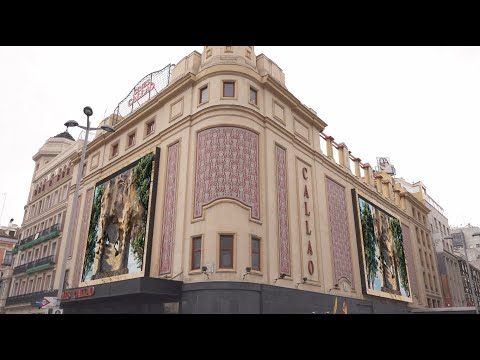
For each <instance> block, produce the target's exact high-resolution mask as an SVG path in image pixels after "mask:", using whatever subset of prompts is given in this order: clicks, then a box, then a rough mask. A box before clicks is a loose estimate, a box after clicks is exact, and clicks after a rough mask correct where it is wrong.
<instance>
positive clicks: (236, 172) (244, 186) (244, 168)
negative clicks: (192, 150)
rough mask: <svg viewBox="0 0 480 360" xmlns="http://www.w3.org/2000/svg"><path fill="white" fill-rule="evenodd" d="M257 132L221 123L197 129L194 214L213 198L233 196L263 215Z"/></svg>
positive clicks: (195, 216) (254, 215) (256, 216)
mask: <svg viewBox="0 0 480 360" xmlns="http://www.w3.org/2000/svg"><path fill="white" fill-rule="evenodd" d="M258 182H259V179H258V135H257V134H256V133H254V132H253V131H250V130H247V129H242V128H237V127H230V126H220V127H215V128H210V129H206V130H203V131H200V132H199V133H198V138H197V166H196V174H195V204H194V218H199V217H201V216H202V211H203V206H205V205H207V204H209V203H211V202H212V201H214V200H217V199H222V198H231V199H235V200H238V201H239V202H241V203H242V204H245V205H246V206H249V207H250V208H251V216H252V218H255V219H260V201H259V183H258Z"/></svg>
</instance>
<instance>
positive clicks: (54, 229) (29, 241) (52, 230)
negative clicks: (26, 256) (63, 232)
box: [18, 224, 60, 250]
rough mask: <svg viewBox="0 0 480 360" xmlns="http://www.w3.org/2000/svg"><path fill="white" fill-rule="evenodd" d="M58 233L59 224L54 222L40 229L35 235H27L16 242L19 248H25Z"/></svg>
mask: <svg viewBox="0 0 480 360" xmlns="http://www.w3.org/2000/svg"><path fill="white" fill-rule="evenodd" d="M59 233H60V224H55V225H52V226H50V227H49V228H46V229H45V230H42V231H40V232H38V233H36V234H35V235H32V236H29V237H27V238H25V239H23V240H21V241H20V242H19V243H18V249H19V250H25V249H28V248H29V247H32V246H35V245H37V244H39V243H42V242H43V241H46V240H50V239H52V238H53V237H55V236H57V235H58V234H59Z"/></svg>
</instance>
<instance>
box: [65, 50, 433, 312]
mask: <svg viewBox="0 0 480 360" xmlns="http://www.w3.org/2000/svg"><path fill="white" fill-rule="evenodd" d="M295 81H304V79H303V80H302V79H296V80H295ZM102 123H104V124H108V125H111V126H113V127H114V129H115V132H114V133H107V132H103V131H101V130H100V131H98V132H97V134H96V136H95V138H94V140H93V141H91V142H90V143H89V144H88V148H87V154H86V164H85V166H83V169H81V170H82V171H83V177H82V180H81V184H80V201H79V202H78V204H79V205H78V208H77V209H72V205H71V204H72V200H73V191H74V186H72V188H70V194H69V196H70V200H69V207H68V210H67V214H66V218H67V219H69V218H70V213H71V212H72V211H75V212H76V213H77V214H78V216H77V220H78V221H77V223H76V227H75V237H74V238H73V240H74V241H73V242H72V245H73V246H72V248H71V251H69V253H68V254H67V272H66V277H67V282H68V284H69V285H70V286H69V288H67V289H65V291H64V293H63V300H62V302H61V307H62V308H63V309H64V313H98V312H101V313H108V312H114V313H122V312H125V313H163V312H174V313H175V312H178V313H309V314H311V313H326V312H330V313H331V312H332V311H333V309H334V303H338V311H337V312H338V313H340V312H341V311H342V310H343V311H344V312H348V313H381V312H388V313H402V312H408V311H409V310H410V309H412V308H422V307H426V306H427V295H426V293H425V286H424V283H423V282H424V277H423V274H422V267H421V266H420V265H419V264H420V260H419V258H418V256H419V254H421V252H419V250H418V240H417V238H416V236H417V235H418V234H416V232H415V231H416V229H421V230H422V231H424V232H425V234H430V233H429V232H430V230H429V227H428V223H427V222H426V217H427V214H428V209H427V207H426V206H425V205H424V204H423V203H422V202H421V201H419V200H418V199H416V198H415V196H413V195H412V194H410V193H409V192H408V191H406V189H405V188H403V187H402V186H401V185H400V184H399V183H397V182H396V181H395V180H394V179H393V178H392V177H391V176H390V175H388V174H385V173H378V172H374V171H373V169H372V167H371V166H370V165H369V164H368V163H365V162H362V161H361V159H360V158H358V157H355V156H353V154H352V153H351V152H350V151H349V149H348V148H347V146H346V145H345V144H344V143H337V142H335V140H334V138H333V137H331V136H328V135H326V133H325V128H326V126H327V124H326V123H325V122H324V121H323V120H322V119H320V118H319V117H318V116H317V115H316V113H315V111H314V110H312V109H311V108H309V107H307V106H306V105H304V104H302V103H301V102H300V100H298V99H297V98H296V97H295V96H294V95H293V94H292V93H291V92H290V91H289V90H288V89H287V87H286V85H285V76H284V73H283V72H282V70H281V69H280V68H279V67H278V66H277V64H276V63H275V62H273V61H272V60H270V59H269V58H268V57H266V56H265V55H263V54H262V55H258V56H256V55H255V52H254V47H253V46H206V47H205V48H204V51H203V54H199V53H198V52H193V53H191V54H190V55H188V56H186V57H185V58H183V59H182V60H180V62H178V63H177V64H176V65H175V66H167V67H166V68H164V69H162V70H160V71H157V72H155V73H152V74H149V75H147V76H146V77H145V78H144V79H142V80H140V82H139V83H138V84H137V85H136V86H135V87H134V89H133V90H132V91H131V92H130V94H129V95H128V96H127V97H126V98H125V99H124V100H123V101H122V102H120V104H119V106H118V108H117V110H116V111H115V113H114V114H112V115H111V116H109V117H108V118H106V119H104V120H103V121H102ZM366 131H367V130H366ZM70 161H72V163H73V178H74V179H75V178H76V173H77V172H78V171H79V161H80V151H78V152H76V153H75V154H73V155H72V156H71V157H70ZM72 185H74V184H72ZM412 208H413V209H414V210H413V211H415V213H412ZM429 236H431V235H429ZM65 244H66V242H65V241H62V242H61V249H60V254H64V252H65V250H64V249H65ZM424 245H425V246H427V245H426V244H424ZM61 256H62V255H61ZM59 260H60V261H63V260H62V259H59ZM59 278H60V274H59V273H57V274H56V282H57V283H58V281H59ZM436 288H437V290H436V291H437V293H438V297H440V293H439V291H440V290H439V289H438V288H439V286H438V284H437V286H436ZM433 289H434V290H433V291H435V287H434V288H433Z"/></svg>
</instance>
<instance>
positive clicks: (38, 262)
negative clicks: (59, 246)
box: [13, 255, 55, 275]
mask: <svg viewBox="0 0 480 360" xmlns="http://www.w3.org/2000/svg"><path fill="white" fill-rule="evenodd" d="M46 264H49V265H53V264H55V255H50V256H47V257H44V258H41V259H38V260H34V261H30V262H29V263H26V264H23V265H20V266H17V267H15V268H14V269H13V275H16V274H20V273H23V272H25V271H27V270H29V269H33V268H34V267H37V266H41V265H46Z"/></svg>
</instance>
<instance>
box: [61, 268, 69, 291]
mask: <svg viewBox="0 0 480 360" xmlns="http://www.w3.org/2000/svg"><path fill="white" fill-rule="evenodd" d="M69 275H70V269H67V270H65V278H64V279H63V288H64V289H68V288H69V287H70V284H69V282H68V277H69Z"/></svg>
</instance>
